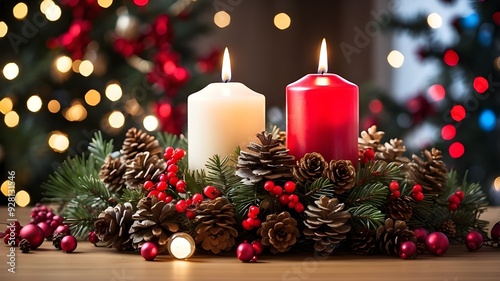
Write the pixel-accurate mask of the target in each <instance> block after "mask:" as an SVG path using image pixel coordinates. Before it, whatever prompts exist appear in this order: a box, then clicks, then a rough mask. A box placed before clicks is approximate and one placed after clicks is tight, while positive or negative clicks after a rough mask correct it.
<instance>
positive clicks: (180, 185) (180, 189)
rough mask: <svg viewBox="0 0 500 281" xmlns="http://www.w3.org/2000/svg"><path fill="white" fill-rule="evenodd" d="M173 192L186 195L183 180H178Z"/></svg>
mask: <svg viewBox="0 0 500 281" xmlns="http://www.w3.org/2000/svg"><path fill="white" fill-rule="evenodd" d="M175 190H177V192H179V193H186V191H187V184H186V181H184V180H178V181H177V182H176V183H175Z"/></svg>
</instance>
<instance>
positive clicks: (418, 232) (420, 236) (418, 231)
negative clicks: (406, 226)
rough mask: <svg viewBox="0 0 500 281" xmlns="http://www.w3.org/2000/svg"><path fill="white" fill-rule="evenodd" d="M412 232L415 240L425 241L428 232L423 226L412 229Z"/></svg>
mask: <svg viewBox="0 0 500 281" xmlns="http://www.w3.org/2000/svg"><path fill="white" fill-rule="evenodd" d="M413 233H414V234H415V238H416V239H417V242H423V243H425V240H426V239H427V235H428V234H429V233H428V232H427V230H426V229H425V228H423V227H418V228H415V229H414V230H413Z"/></svg>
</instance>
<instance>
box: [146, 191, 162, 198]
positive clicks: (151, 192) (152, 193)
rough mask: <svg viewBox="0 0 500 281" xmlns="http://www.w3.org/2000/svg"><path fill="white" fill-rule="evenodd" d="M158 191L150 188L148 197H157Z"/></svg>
mask: <svg viewBox="0 0 500 281" xmlns="http://www.w3.org/2000/svg"><path fill="white" fill-rule="evenodd" d="M158 193H160V191H159V190H156V189H153V190H151V191H150V192H149V193H148V197H153V196H154V197H156V198H158Z"/></svg>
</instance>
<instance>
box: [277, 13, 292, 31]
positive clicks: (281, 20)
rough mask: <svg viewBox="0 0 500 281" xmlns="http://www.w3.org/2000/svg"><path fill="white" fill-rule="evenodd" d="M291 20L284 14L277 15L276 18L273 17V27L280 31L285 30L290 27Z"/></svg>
mask: <svg viewBox="0 0 500 281" xmlns="http://www.w3.org/2000/svg"><path fill="white" fill-rule="evenodd" d="M291 22H292V20H291V19H290V16H288V15H287V14H286V13H279V14H277V15H276V16H274V26H276V28H278V29H280V30H285V29H287V28H289V27H290V24H291Z"/></svg>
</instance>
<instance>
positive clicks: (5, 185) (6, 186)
mask: <svg viewBox="0 0 500 281" xmlns="http://www.w3.org/2000/svg"><path fill="white" fill-rule="evenodd" d="M1 190H2V193H3V195H5V196H9V180H6V181H4V182H3V183H2V188H1Z"/></svg>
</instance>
